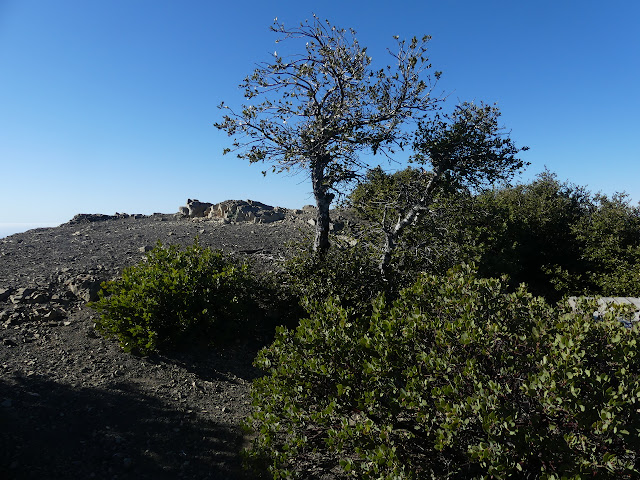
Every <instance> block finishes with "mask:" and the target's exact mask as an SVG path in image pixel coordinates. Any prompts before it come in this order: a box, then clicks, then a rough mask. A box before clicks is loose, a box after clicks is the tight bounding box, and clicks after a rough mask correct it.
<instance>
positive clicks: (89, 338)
mask: <svg viewBox="0 0 640 480" xmlns="http://www.w3.org/2000/svg"><path fill="white" fill-rule="evenodd" d="M296 212H297V213H296ZM311 218H312V214H311V213H309V212H305V213H303V212H301V211H288V212H287V216H286V218H285V219H284V220H282V221H278V222H273V223H268V224H255V223H246V222H244V223H236V224H233V223H231V224H225V223H220V222H215V221H206V220H203V219H188V218H180V217H179V216H176V215H161V214H155V215H151V216H141V215H135V216H134V215H131V216H130V215H115V216H111V217H107V216H99V215H79V216H76V217H75V218H74V220H73V221H70V222H68V223H65V224H63V225H61V226H59V227H56V228H47V229H36V230H31V231H28V232H25V233H21V234H16V235H12V236H10V237H7V238H5V239H2V240H0V327H1V328H0V377H1V380H0V424H1V425H2V427H1V428H0V477H2V478H16V479H21V478H25V479H26V478H50V479H53V478H119V479H124V478H131V479H134V478H135V479H145V478H149V479H152V478H153V479H161V478H166V479H175V478H189V479H192V478H198V479H217V478H246V477H245V476H244V475H245V473H244V472H242V471H241V468H240V460H239V455H238V453H239V451H240V449H241V447H242V444H243V437H242V433H241V430H240V428H239V425H240V422H241V420H242V419H243V418H244V417H245V416H246V414H247V412H248V411H249V408H250V405H249V398H248V389H249V383H250V381H251V379H252V378H254V376H255V375H256V374H257V372H256V370H255V369H254V368H253V367H252V365H251V362H252V359H253V357H254V356H255V353H256V351H257V348H258V346H259V345H246V344H236V345H232V346H230V347H229V348H226V349H224V350H220V349H218V350H200V351H191V352H188V353H185V354H181V355H174V356H160V355H155V356H151V357H146V358H139V357H135V356H132V355H129V354H125V353H123V352H122V351H121V350H120V349H119V348H118V346H117V344H116V343H114V342H112V341H107V340H104V339H103V338H102V337H100V336H98V335H96V333H95V330H94V328H93V319H94V318H95V317H94V316H95V312H93V311H92V310H90V309H89V308H87V307H86V305H85V304H86V301H87V300H89V299H90V298H93V297H94V296H95V293H96V291H97V289H98V287H99V284H100V282H101V281H103V280H107V279H111V278H114V277H115V276H117V275H118V273H119V272H120V271H121V269H122V268H123V267H125V266H127V265H132V264H135V263H137V262H139V261H141V260H142V258H143V257H144V252H145V251H147V250H149V249H150V248H151V247H152V246H153V245H155V244H156V242H157V241H161V242H162V243H163V244H179V245H188V244H191V243H192V242H193V240H194V238H195V237H196V236H197V237H198V238H199V241H200V243H201V244H203V245H206V246H211V247H214V248H221V249H223V250H225V251H226V252H228V253H233V254H234V255H238V256H242V257H245V258H248V259H250V260H251V261H252V262H253V263H254V264H255V267H256V268H259V269H272V268H277V267H278V265H279V264H280V262H282V260H283V259H284V258H285V257H286V251H287V244H288V243H289V242H290V241H293V240H297V239H300V238H302V237H303V236H304V235H307V234H310V233H312V227H311V226H310V224H309V219H311Z"/></svg>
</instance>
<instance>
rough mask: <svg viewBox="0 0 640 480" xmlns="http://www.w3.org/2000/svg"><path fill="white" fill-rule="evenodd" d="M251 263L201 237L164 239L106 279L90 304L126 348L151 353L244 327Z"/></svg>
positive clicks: (106, 331) (104, 326)
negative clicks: (188, 242) (176, 241)
mask: <svg viewBox="0 0 640 480" xmlns="http://www.w3.org/2000/svg"><path fill="white" fill-rule="evenodd" d="M251 284H252V280H251V277H250V275H249V272H248V268H247V266H246V265H240V264H237V263H236V262H235V261H233V260H232V259H231V258H229V257H227V256H225V255H224V254H223V253H222V252H221V251H214V250H211V249H209V248H203V247H201V246H200V245H199V243H198V241H197V240H196V242H195V243H194V244H193V245H192V246H190V247H188V248H186V249H185V250H180V249H179V248H178V247H177V246H175V245H171V246H169V247H164V246H162V245H161V244H160V243H158V245H157V246H156V247H155V248H154V249H153V250H151V251H150V252H148V253H147V255H146V258H145V260H144V261H143V262H142V263H140V264H138V265H135V266H132V267H128V268H126V269H124V271H123V273H122V277H121V278H119V279H117V280H115V281H111V282H105V283H103V285H102V290H101V291H100V293H99V299H98V300H97V301H96V302H93V303H91V304H90V306H91V307H92V308H93V309H95V310H96V311H98V312H99V313H101V316H100V318H99V320H98V321H97V322H96V328H97V329H98V331H100V332H101V333H102V334H104V335H105V336H107V337H115V338H117V339H118V341H119V342H120V345H121V346H122V348H123V349H124V350H125V351H131V352H135V353H140V354H148V353H150V352H153V351H155V350H162V349H167V348H173V347H176V346H180V345H181V344H184V343H185V342H186V341H189V340H190V341H200V340H202V339H205V341H209V342H210V341H213V340H215V339H216V338H225V337H226V336H228V335H229V334H231V333H238V332H239V331H240V328H241V325H242V323H243V322H246V320H247V314H248V312H249V309H250V307H251V301H250V300H249V295H248V291H249V288H250V286H251Z"/></svg>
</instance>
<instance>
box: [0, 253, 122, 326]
mask: <svg viewBox="0 0 640 480" xmlns="http://www.w3.org/2000/svg"><path fill="white" fill-rule="evenodd" d="M113 274H114V272H109V271H107V270H106V269H105V268H104V267H101V266H97V267H95V268H92V269H90V270H89V271H88V272H83V273H78V272H74V271H73V270H71V269H70V268H63V269H61V270H60V271H59V272H58V274H57V275H54V276H52V277H51V278H50V279H49V281H46V282H42V281H41V282H38V283H34V284H33V285H30V286H27V287H20V288H13V287H7V288H0V324H2V326H3V327H4V328H9V327H13V326H16V325H19V324H21V323H24V322H47V323H49V322H53V323H55V324H58V323H61V322H62V323H64V321H65V319H66V318H67V317H68V316H69V314H70V313H71V312H72V311H74V310H77V309H78V308H79V307H80V306H81V305H83V304H85V303H86V302H89V301H93V300H96V299H97V298H98V291H99V290H100V285H101V283H102V282H103V281H105V280H108V279H109V278H113Z"/></svg>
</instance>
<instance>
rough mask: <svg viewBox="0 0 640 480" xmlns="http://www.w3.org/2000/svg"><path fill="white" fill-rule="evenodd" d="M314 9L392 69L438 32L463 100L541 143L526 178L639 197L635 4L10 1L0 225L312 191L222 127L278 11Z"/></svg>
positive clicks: (0, 120) (6, 7)
mask: <svg viewBox="0 0 640 480" xmlns="http://www.w3.org/2000/svg"><path fill="white" fill-rule="evenodd" d="M313 12H315V13H316V14H317V15H318V16H319V17H321V18H328V19H329V20H331V21H332V22H333V23H334V24H336V25H338V26H340V27H351V28H354V29H355V30H356V31H357V32H358V39H359V41H360V43H361V45H364V46H367V47H368V53H369V54H370V55H371V56H372V57H373V60H374V62H375V63H378V64H383V63H386V62H387V59H388V53H387V52H386V48H387V47H392V46H393V45H394V43H393V39H392V36H393V35H399V36H400V37H403V38H410V37H412V36H414V35H417V36H421V35H423V34H428V35H431V36H432V37H433V39H432V40H431V42H430V60H431V62H432V64H433V66H434V69H436V70H441V71H442V72H443V76H442V79H441V81H440V83H439V85H438V90H439V91H442V92H444V93H446V94H448V95H449V102H448V104H449V106H453V104H455V103H456V102H457V100H458V99H459V100H461V101H466V100H473V101H476V102H479V101H485V102H491V103H493V102H498V105H499V107H500V108H501V110H502V113H503V116H502V120H503V123H504V125H505V126H507V127H508V128H509V129H510V130H511V136H512V138H513V139H514V140H515V141H516V142H517V144H519V145H528V146H529V147H531V150H530V151H528V152H526V153H525V154H523V158H524V159H525V160H527V161H529V162H531V166H530V167H529V169H528V170H527V172H526V174H525V176H524V177H523V181H526V180H528V179H530V178H531V177H533V176H534V175H535V174H537V173H539V172H541V171H543V170H544V168H545V166H546V167H547V168H548V169H549V170H551V171H552V172H556V173H557V174H558V176H559V178H560V179H562V180H570V181H572V182H574V183H576V184H579V185H586V186H587V187H588V188H589V189H590V190H592V191H602V192H603V193H607V194H611V193H613V192H615V191H626V192H627V193H629V194H630V195H631V197H632V198H633V201H634V203H635V202H638V201H640V180H639V179H640V132H639V130H640V128H639V127H640V121H639V120H638V112H639V111H640V91H639V89H638V84H639V83H640V34H639V30H638V24H637V22H638V19H639V18H640V3H638V2H635V1H631V0H627V1H619V0H609V1H607V2H601V1H600V2H592V1H584V0H583V1H562V2H558V1H546V0H543V1H536V2H516V1H489V0H488V1H483V2H479V1H475V0H474V1H471V0H468V1H461V0H460V1H455V0H449V1H448V0H438V1H430V0H420V1H403V0H396V1H394V2H388V1H368V2H352V1H347V0H342V1H339V2H338V1H326V0H325V1H322V2H314V1H307V2H300V1H280V2H279V1H270V2H265V1H250V0H249V1H247V0H245V1H242V2H214V1H196V0H191V1H186V0H185V1H177V0H176V1H167V0H109V1H87V0H57V1H48V0H37V1H36V0H0V167H1V168H0V175H2V181H1V182H0V223H13V222H29V223H34V222H50V223H62V222H65V221H67V220H69V219H70V218H71V217H72V216H73V215H74V214H76V213H80V212H84V213H108V214H112V213H114V212H116V211H117V212H127V213H153V212H165V213H169V212H175V211H177V209H178V206H179V205H182V204H184V203H185V201H186V199H187V198H188V197H189V198H199V199H200V200H203V201H210V202H218V201H222V200H226V199H247V198H251V199H255V200H259V201H262V202H265V203H269V204H272V205H281V206H285V207H300V206H302V205H305V204H309V203H313V198H312V196H311V195H310V190H311V188H310V184H309V182H308V181H307V178H306V177H304V176H302V175H300V176H294V177H288V176H284V175H278V176H276V175H268V176H267V177H266V178H264V177H263V176H262V174H261V171H262V170H264V169H265V168H264V166H261V165H247V164H245V163H243V162H242V161H241V160H238V159H236V158H235V157H234V156H232V155H227V156H224V157H223V156H222V150H223V148H225V147H227V146H229V145H230V139H229V138H228V137H226V135H225V134H224V133H223V132H219V131H217V130H216V129H215V128H214V127H213V126H212V124H213V122H215V121H217V120H219V119H220V115H221V112H220V110H218V109H217V105H218V104H219V103H220V101H222V100H224V101H225V102H226V103H227V104H229V105H236V106H237V105H239V104H240V102H241V101H242V97H241V93H240V90H239V89H238V87H237V86H238V84H239V83H240V82H241V80H242V79H243V78H244V77H245V76H246V75H247V74H249V73H251V72H252V70H253V68H254V67H255V64H256V63H257V62H260V61H263V60H269V59H270V58H272V57H270V55H271V54H272V53H273V51H274V50H275V49H276V46H275V43H274V41H275V39H276V35H275V34H273V33H271V32H269V26H270V25H271V23H272V21H273V19H274V17H278V19H279V20H281V21H283V22H285V24H289V25H295V24H297V23H299V22H300V21H301V20H304V19H306V18H310V17H311V15H312V13H313ZM379 162H383V165H386V164H385V163H384V159H382V158H380V160H379ZM391 168H395V167H393V166H392V167H391Z"/></svg>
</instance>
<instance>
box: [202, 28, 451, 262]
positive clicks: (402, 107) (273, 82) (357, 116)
mask: <svg viewBox="0 0 640 480" xmlns="http://www.w3.org/2000/svg"><path fill="white" fill-rule="evenodd" d="M271 30H272V31H273V32H276V33H277V34H279V38H278V39H277V40H276V43H278V42H281V41H285V40H296V41H299V42H305V46H304V51H303V52H302V53H300V54H297V55H290V56H288V57H286V58H285V57H282V56H279V55H278V53H277V51H276V52H274V60H273V61H272V62H265V63H262V64H260V65H259V66H258V67H257V68H256V69H255V71H254V72H253V74H251V75H250V76H248V77H246V78H245V80H244V82H243V83H241V85H240V86H241V87H242V88H244V96H245V98H246V99H247V100H249V101H250V103H248V104H247V105H243V106H242V110H241V111H238V112H237V111H234V110H233V109H232V108H230V107H228V106H226V105H224V103H222V104H221V105H220V107H221V108H223V109H225V110H226V112H227V113H226V114H225V115H224V116H223V119H222V121H221V122H217V123H215V124H214V126H215V127H217V128H218V129H220V130H224V131H226V132H227V134H228V135H229V136H231V137H234V141H233V149H225V153H228V152H230V151H232V150H233V151H237V152H239V153H238V157H239V158H241V159H246V160H249V162H251V163H255V162H267V163H270V164H272V166H273V172H274V173H279V172H283V171H305V172H306V173H307V174H309V176H310V178H311V184H312V188H313V194H314V197H315V200H316V206H317V222H316V236H315V241H314V250H315V251H324V250H326V249H327V248H328V247H329V222H330V218H329V206H330V204H331V202H332V201H333V199H334V198H335V192H336V191H339V188H340V186H341V185H344V184H345V182H350V181H353V180H354V179H355V178H356V177H357V176H358V173H359V172H360V171H361V170H362V169H363V168H364V166H365V164H364V162H363V161H362V160H361V159H360V158H359V153H360V152H361V151H363V150H366V149H371V151H372V152H373V153H374V154H375V153H382V154H386V155H390V154H391V153H393V149H394V148H398V147H399V148H402V146H403V145H405V144H407V143H408V141H409V138H408V133H407V132H406V131H405V130H402V129H400V128H399V127H400V126H401V125H402V124H405V123H407V122H409V121H415V120H419V119H420V118H423V117H424V116H425V114H426V112H428V111H433V110H434V109H436V108H437V105H438V102H439V99H437V98H434V97H432V90H433V85H434V83H435V80H434V79H436V80H437V78H439V76H440V73H439V72H435V73H434V74H433V78H432V77H431V76H430V75H426V73H425V72H426V71H427V70H429V69H430V68H431V65H430V64H429V63H428V59H427V57H426V52H427V46H426V45H427V42H428V41H429V39H430V37H428V36H425V37H423V38H422V39H421V40H419V39H417V38H415V37H414V38H413V39H412V40H411V41H410V42H406V41H404V40H399V39H398V37H395V40H396V41H397V42H398V50H397V53H391V52H390V53H391V55H392V57H393V61H394V63H395V65H394V66H387V67H386V68H382V69H379V70H375V69H373V67H372V64H371V57H370V56H368V54H367V49H366V48H365V47H361V46H360V44H359V43H358V41H357V39H356V37H355V31H354V30H349V31H347V30H344V29H339V28H336V27H335V26H332V25H331V24H330V23H329V22H328V21H325V22H322V21H320V20H319V19H318V18H317V17H316V16H314V17H313V19H312V20H311V21H305V22H303V23H301V24H300V26H299V27H296V28H286V27H285V26H284V24H282V23H279V22H278V19H277V18H276V19H275V21H274V24H273V26H272V27H271ZM254 98H256V99H257V98H259V99H260V101H259V102H257V103H253V100H252V99H254ZM263 173H266V172H263Z"/></svg>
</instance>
